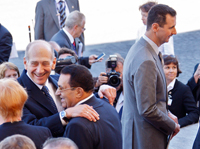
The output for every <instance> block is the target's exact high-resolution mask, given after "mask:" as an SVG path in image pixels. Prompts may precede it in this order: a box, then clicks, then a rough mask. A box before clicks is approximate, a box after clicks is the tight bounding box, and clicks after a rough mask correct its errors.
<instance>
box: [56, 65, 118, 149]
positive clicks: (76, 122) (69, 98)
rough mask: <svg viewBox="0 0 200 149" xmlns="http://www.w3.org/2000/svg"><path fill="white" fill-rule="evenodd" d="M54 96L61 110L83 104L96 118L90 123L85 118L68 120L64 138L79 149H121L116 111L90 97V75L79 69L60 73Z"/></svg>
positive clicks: (78, 67) (75, 68) (73, 68)
mask: <svg viewBox="0 0 200 149" xmlns="http://www.w3.org/2000/svg"><path fill="white" fill-rule="evenodd" d="M58 86H59V87H58V89H57V91H56V94H57V95H59V96H60V98H61V102H62V107H64V108H70V107H76V106H78V105H82V104H87V105H89V106H92V107H93V108H94V109H95V110H96V111H97V112H98V113H99V115H100V119H99V120H98V121H97V122H95V123H93V122H91V121H89V120H87V119H85V118H82V117H79V118H72V119H71V120H70V121H69V123H68V125H67V127H66V131H65V133H64V137H68V138H70V139H72V140H73V141H74V142H75V143H76V144H77V146H78V147H79V149H122V136H121V123H120V120H119V116H118V114H117V112H116V110H115V109H114V108H113V107H112V106H111V105H110V104H109V103H108V102H106V101H103V100H101V99H98V98H96V97H95V96H94V95H93V89H94V83H93V79H92V75H91V73H90V72H89V71H88V69H87V68H86V67H84V66H81V65H69V66H66V67H64V68H63V69H62V71H61V76H60V78H59V81H58Z"/></svg>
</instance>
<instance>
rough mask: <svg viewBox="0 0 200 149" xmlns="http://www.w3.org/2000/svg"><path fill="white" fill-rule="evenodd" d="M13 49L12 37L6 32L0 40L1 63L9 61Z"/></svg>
mask: <svg viewBox="0 0 200 149" xmlns="http://www.w3.org/2000/svg"><path fill="white" fill-rule="evenodd" d="M11 49H12V35H11V34H10V33H9V32H6V33H5V34H4V35H3V36H2V38H1V39H0V63H3V62H5V61H8V59H9V57H10V52H11Z"/></svg>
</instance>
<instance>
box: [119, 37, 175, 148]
mask: <svg viewBox="0 0 200 149" xmlns="http://www.w3.org/2000/svg"><path fill="white" fill-rule="evenodd" d="M123 74H124V75H123V83H124V95H125V97H124V98H125V99H126V100H125V101H124V108H123V114H122V135H123V148H124V149H131V148H135V149H147V148H149V149H152V148H156V149H164V148H165V146H166V145H167V135H169V134H171V133H172V132H173V131H174V129H175V123H174V121H173V120H171V119H170V118H169V117H168V114H167V89H166V82H165V75H164V72H163V68H162V64H161V62H160V60H159V58H158V55H157V54H156V52H155V51H154V49H153V48H152V47H151V45H150V44H149V43H148V42H147V41H146V40H144V39H143V38H141V39H140V40H139V41H138V42H137V43H135V44H134V45H133V46H132V47H131V49H130V50H129V52H128V54H127V57H126V59H125V63H124V73H123ZM131 132H132V133H131Z"/></svg>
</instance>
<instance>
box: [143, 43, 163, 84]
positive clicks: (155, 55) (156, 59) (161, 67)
mask: <svg viewBox="0 0 200 149" xmlns="http://www.w3.org/2000/svg"><path fill="white" fill-rule="evenodd" d="M147 46H148V47H147V49H149V51H150V53H151V54H152V56H153V58H154V60H155V63H156V66H157V68H158V70H159V72H160V74H161V76H162V80H163V83H164V84H166V80H165V74H164V71H163V66H162V63H161V62H160V59H159V57H158V55H157V54H156V52H155V51H154V49H153V48H152V47H151V45H150V44H149V43H148V42H147Z"/></svg>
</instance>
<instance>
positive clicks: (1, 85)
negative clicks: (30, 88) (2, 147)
mask: <svg viewBox="0 0 200 149" xmlns="http://www.w3.org/2000/svg"><path fill="white" fill-rule="evenodd" d="M0 90H1V92H0V105H1V108H0V124H1V125H0V134H1V135H0V141H2V140H3V139H4V138H6V137H8V136H11V135H14V134H22V135H25V136H27V137H29V138H30V139H31V140H33V142H34V143H35V145H36V147H37V149H40V148H42V144H43V143H44V142H45V141H46V139H48V138H49V137H52V135H51V132H50V130H49V129H48V128H45V127H41V126H37V127H36V126H31V125H28V124H26V123H25V122H23V121H22V120H21V116H22V110H23V106H24V104H25V102H26V100H27V97H28V95H27V93H26V91H25V89H24V88H23V87H22V86H21V85H20V84H19V83H18V82H16V81H14V80H12V79H7V80H6V79H2V80H0ZM8 99H9V102H8Z"/></svg>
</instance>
